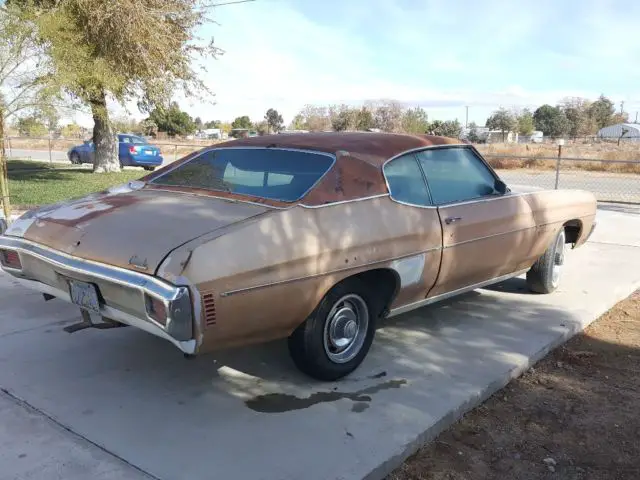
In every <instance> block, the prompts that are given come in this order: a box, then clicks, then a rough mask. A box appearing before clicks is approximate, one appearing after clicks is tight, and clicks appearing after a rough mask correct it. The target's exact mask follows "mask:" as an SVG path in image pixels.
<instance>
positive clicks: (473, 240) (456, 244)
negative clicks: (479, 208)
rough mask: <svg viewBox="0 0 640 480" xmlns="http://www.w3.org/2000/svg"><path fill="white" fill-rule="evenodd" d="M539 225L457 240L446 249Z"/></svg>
mask: <svg viewBox="0 0 640 480" xmlns="http://www.w3.org/2000/svg"><path fill="white" fill-rule="evenodd" d="M538 226H539V225H532V226H530V227H524V228H519V229H517V230H509V231H508V232H500V233H494V234H492V235H485V236H484V237H477V238H472V239H471V240H465V241H464V242H457V243H452V244H450V245H446V246H445V247H444V248H445V249H447V248H453V247H457V246H458V245H466V244H467V243H473V242H479V241H481V240H487V239H489V238H494V237H499V236H501V235H509V234H511V233H518V232H524V231H525V230H531V229H532V228H538Z"/></svg>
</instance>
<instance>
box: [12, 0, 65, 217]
mask: <svg viewBox="0 0 640 480" xmlns="http://www.w3.org/2000/svg"><path fill="white" fill-rule="evenodd" d="M51 80H52V77H51V64H50V63H49V61H48V58H47V56H46V55H44V51H43V49H42V47H41V46H40V45H39V43H38V42H37V40H36V37H35V30H34V25H33V24H32V23H30V22H28V21H24V20H23V19H20V18H19V17H18V15H17V13H16V11H15V9H14V8H13V7H10V6H5V5H0V200H1V201H0V203H2V208H3V212H4V216H5V218H6V219H7V221H10V215H11V204H10V199H9V185H8V178H7V177H8V175H7V163H6V157H5V151H4V144H5V133H4V132H5V125H6V124H7V122H8V120H9V119H10V118H11V117H13V116H15V115H17V114H19V113H20V112H23V111H29V110H30V111H35V110H37V109H42V108H45V107H47V108H51V107H50V105H51V100H52V98H53V95H54V93H55V92H56V89H55V86H54V85H53V84H52V83H51Z"/></svg>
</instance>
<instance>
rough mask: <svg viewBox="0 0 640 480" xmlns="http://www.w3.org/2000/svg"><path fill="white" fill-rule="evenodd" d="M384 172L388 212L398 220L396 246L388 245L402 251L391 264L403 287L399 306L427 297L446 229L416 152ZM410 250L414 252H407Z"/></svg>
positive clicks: (388, 166)
mask: <svg viewBox="0 0 640 480" xmlns="http://www.w3.org/2000/svg"><path fill="white" fill-rule="evenodd" d="M383 171H384V176H385V179H386V181H387V185H388V188H389V196H390V199H391V201H392V205H390V206H389V207H387V208H386V209H385V212H386V214H387V215H392V216H393V217H394V222H395V227H394V229H393V232H391V233H392V235H393V242H392V243H393V245H388V246H387V248H388V249H389V251H390V252H395V255H397V254H398V253H401V257H400V258H397V259H395V260H394V261H393V262H392V263H391V267H392V268H393V269H394V270H396V272H398V275H399V277H400V290H399V291H398V295H397V296H396V298H395V300H394V304H393V305H392V308H398V307H403V306H406V305H410V304H412V303H414V302H418V301H422V300H424V298H425V297H426V295H427V293H428V292H429V290H430V289H431V288H432V287H433V285H434V284H435V281H436V278H437V277H438V271H439V269H440V256H441V254H442V249H441V245H442V231H441V227H440V218H439V216H438V210H437V208H436V207H434V206H433V202H432V201H431V196H430V195H429V191H428V189H427V184H426V182H425V179H424V175H423V174H422V171H421V169H420V166H419V164H418V161H417V159H416V157H415V155H413V154H412V153H410V154H406V155H403V156H400V157H398V158H395V159H392V160H390V161H388V162H387V163H386V164H385V166H384V168H383ZM381 218H382V217H381ZM374 221H375V220H374ZM377 221H380V219H377ZM407 252H413V254H411V255H406V253H407Z"/></svg>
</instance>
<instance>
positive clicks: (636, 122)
mask: <svg viewBox="0 0 640 480" xmlns="http://www.w3.org/2000/svg"><path fill="white" fill-rule="evenodd" d="M635 123H638V112H636V121H635Z"/></svg>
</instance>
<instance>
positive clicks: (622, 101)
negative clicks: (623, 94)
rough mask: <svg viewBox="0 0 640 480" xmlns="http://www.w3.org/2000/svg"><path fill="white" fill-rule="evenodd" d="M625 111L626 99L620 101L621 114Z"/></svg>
mask: <svg viewBox="0 0 640 480" xmlns="http://www.w3.org/2000/svg"><path fill="white" fill-rule="evenodd" d="M623 113H624V100H621V101H620V115H622V114H623Z"/></svg>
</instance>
